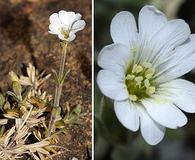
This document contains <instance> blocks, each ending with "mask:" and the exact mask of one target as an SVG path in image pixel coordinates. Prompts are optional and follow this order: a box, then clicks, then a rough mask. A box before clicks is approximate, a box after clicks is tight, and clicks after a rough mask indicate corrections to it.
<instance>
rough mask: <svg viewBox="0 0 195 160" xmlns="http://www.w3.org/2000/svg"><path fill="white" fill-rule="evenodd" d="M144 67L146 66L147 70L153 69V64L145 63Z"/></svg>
mask: <svg viewBox="0 0 195 160" xmlns="http://www.w3.org/2000/svg"><path fill="white" fill-rule="evenodd" d="M143 66H144V67H145V68H152V64H151V63H149V62H144V63H143Z"/></svg>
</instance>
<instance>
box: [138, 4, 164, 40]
mask: <svg viewBox="0 0 195 160" xmlns="http://www.w3.org/2000/svg"><path fill="white" fill-rule="evenodd" d="M166 23H167V18H166V16H165V15H164V13H162V12H161V11H159V10H157V9H156V8H155V7H154V6H148V5H147V6H144V7H143V8H142V9H141V11H140V13H139V33H140V34H141V36H142V37H146V38H147V39H151V37H152V36H153V35H154V34H155V33H157V32H158V31H159V30H160V29H161V27H162V26H164V25H165V24H166Z"/></svg>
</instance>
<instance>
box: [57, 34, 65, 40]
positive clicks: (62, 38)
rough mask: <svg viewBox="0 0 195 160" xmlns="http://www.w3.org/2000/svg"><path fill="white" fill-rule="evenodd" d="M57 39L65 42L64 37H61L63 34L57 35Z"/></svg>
mask: <svg viewBox="0 0 195 160" xmlns="http://www.w3.org/2000/svg"><path fill="white" fill-rule="evenodd" d="M58 38H59V39H61V40H63V41H64V40H66V39H65V38H64V35H63V34H58Z"/></svg>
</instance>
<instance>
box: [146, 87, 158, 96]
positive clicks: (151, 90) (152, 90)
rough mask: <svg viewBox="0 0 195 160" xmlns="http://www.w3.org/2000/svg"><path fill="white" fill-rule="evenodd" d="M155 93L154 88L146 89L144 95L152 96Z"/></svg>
mask: <svg viewBox="0 0 195 160" xmlns="http://www.w3.org/2000/svg"><path fill="white" fill-rule="evenodd" d="M155 91H156V88H155V87H148V88H147V89H146V93H147V94H148V95H151V94H153V93H154V92H155Z"/></svg>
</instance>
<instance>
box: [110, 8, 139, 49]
mask: <svg viewBox="0 0 195 160" xmlns="http://www.w3.org/2000/svg"><path fill="white" fill-rule="evenodd" d="M110 32H111V37H112V40H113V42H114V43H122V44H124V45H126V46H127V47H131V45H132V43H133V41H134V40H135V39H136V37H137V26H136V22H135V18H134V16H133V15H132V14H131V13H130V12H127V11H122V12H119V13H118V14H117V15H115V16H114V18H113V19H112V22H111V26H110Z"/></svg>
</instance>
